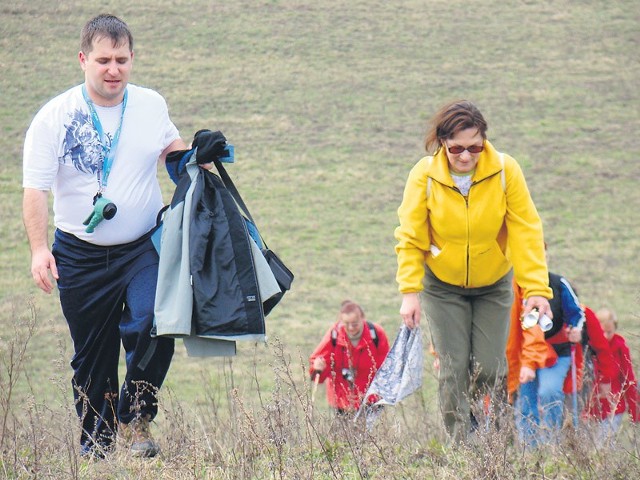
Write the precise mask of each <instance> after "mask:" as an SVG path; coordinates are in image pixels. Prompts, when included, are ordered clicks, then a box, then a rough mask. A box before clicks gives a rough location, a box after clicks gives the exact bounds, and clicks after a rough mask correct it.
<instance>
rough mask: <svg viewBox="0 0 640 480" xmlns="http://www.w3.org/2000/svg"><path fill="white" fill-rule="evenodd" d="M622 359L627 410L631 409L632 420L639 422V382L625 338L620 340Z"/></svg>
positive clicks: (621, 375)
mask: <svg viewBox="0 0 640 480" xmlns="http://www.w3.org/2000/svg"><path fill="white" fill-rule="evenodd" d="M620 338H622V337H620ZM620 360H621V362H620V377H621V378H622V380H623V382H622V392H624V400H625V402H626V404H627V410H628V411H629V415H630V416H631V420H633V421H634V422H638V421H640V417H639V414H640V412H639V411H638V382H637V381H636V376H635V374H634V373H633V363H632V362H631V353H630V352H629V347H628V346H627V343H626V342H625V341H624V339H622V341H621V342H620Z"/></svg>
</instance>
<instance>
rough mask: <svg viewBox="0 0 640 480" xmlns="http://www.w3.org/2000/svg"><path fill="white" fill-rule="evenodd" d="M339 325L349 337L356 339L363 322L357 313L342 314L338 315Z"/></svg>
mask: <svg viewBox="0 0 640 480" xmlns="http://www.w3.org/2000/svg"><path fill="white" fill-rule="evenodd" d="M340 323H342V325H344V329H345V330H346V331H347V335H348V336H349V337H357V336H358V335H360V333H361V332H362V329H363V327H364V321H363V320H362V318H360V315H358V314H357V313H355V312H354V313H343V314H341V315H340Z"/></svg>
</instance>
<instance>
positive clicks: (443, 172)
mask: <svg viewBox="0 0 640 480" xmlns="http://www.w3.org/2000/svg"><path fill="white" fill-rule="evenodd" d="M501 170H502V163H501V162H500V153H499V152H498V151H497V150H496V149H495V148H494V147H493V145H491V142H489V140H485V142H484V150H483V151H482V153H480V158H479V160H478V164H477V165H476V171H475V173H474V174H473V183H478V182H480V181H482V180H484V179H486V178H489V177H491V176H493V175H495V174H496V173H499V172H500V171H501ZM428 175H429V176H430V177H431V178H433V179H434V180H435V181H437V182H439V183H442V184H444V185H447V186H450V187H453V186H454V183H453V179H452V178H451V174H450V173H449V160H448V159H447V152H445V149H444V148H440V149H439V150H438V151H437V152H436V154H435V155H434V156H433V161H432V163H431V167H430V168H429V172H428Z"/></svg>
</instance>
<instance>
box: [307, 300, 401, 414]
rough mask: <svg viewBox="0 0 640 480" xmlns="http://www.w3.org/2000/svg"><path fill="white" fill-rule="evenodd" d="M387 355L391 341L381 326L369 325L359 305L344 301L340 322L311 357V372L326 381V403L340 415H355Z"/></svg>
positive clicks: (314, 376)
mask: <svg viewBox="0 0 640 480" xmlns="http://www.w3.org/2000/svg"><path fill="white" fill-rule="evenodd" d="M387 353H389V340H388V339H387V335H386V333H385V332H384V330H383V329H382V327H381V326H380V325H377V324H373V323H371V322H368V321H367V319H366V317H365V315H364V311H363V310H362V308H361V307H360V305H358V304H357V303H355V302H352V301H350V300H345V301H344V302H342V305H341V307H340V313H339V314H338V322H337V323H336V324H334V325H333V326H332V327H331V328H330V329H329V331H328V332H327V333H326V334H325V336H324V338H323V339H322V341H321V342H320V344H319V345H318V346H317V347H316V349H315V351H314V352H313V353H312V354H311V358H310V359H309V362H310V364H311V365H310V371H309V373H310V374H311V379H312V380H314V381H317V382H319V383H322V382H325V381H326V387H327V401H328V402H329V405H331V406H332V407H333V408H335V409H336V411H337V412H338V413H346V412H353V411H356V410H357V409H358V408H359V407H360V403H361V402H362V397H363V396H364V394H365V393H366V391H367V388H369V384H370V383H371V381H372V380H373V377H374V376H375V373H376V372H377V371H378V368H380V366H381V365H382V362H384V359H385V358H386V357H387ZM367 400H371V399H367Z"/></svg>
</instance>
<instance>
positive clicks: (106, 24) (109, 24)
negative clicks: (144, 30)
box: [80, 13, 133, 54]
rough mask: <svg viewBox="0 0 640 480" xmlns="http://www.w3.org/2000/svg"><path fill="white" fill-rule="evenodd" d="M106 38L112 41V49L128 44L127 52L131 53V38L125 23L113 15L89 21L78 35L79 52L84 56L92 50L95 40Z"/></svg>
mask: <svg viewBox="0 0 640 480" xmlns="http://www.w3.org/2000/svg"><path fill="white" fill-rule="evenodd" d="M102 37H107V38H110V39H111V40H112V41H113V46H114V47H119V46H121V45H124V44H125V43H126V42H129V51H133V36H132V35H131V31H130V30H129V27H128V26H127V24H126V23H124V22H123V21H122V20H120V19H119V18H118V17H116V16H114V15H109V14H107V13H103V14H100V15H98V16H97V17H94V18H92V19H91V20H89V21H88V22H87V23H86V25H85V26H84V27H83V28H82V32H81V34H80V50H82V51H83V52H84V53H85V54H87V53H89V52H91V50H93V41H94V40H95V39H96V38H102Z"/></svg>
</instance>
